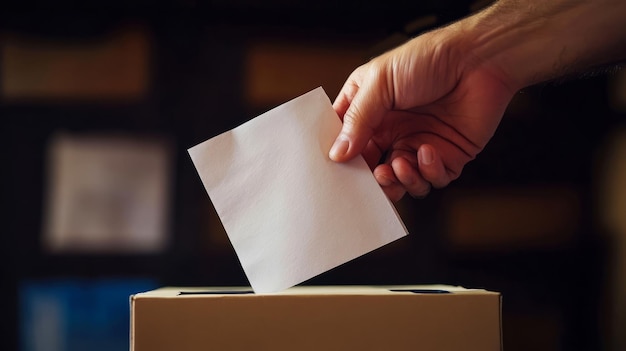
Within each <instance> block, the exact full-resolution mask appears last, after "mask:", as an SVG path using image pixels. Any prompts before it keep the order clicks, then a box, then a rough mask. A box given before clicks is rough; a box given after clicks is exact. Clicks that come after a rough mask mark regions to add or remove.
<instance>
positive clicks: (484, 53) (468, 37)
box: [450, 0, 626, 90]
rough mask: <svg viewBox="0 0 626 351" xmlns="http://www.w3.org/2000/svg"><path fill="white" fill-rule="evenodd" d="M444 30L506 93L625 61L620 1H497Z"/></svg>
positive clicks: (625, 5)
mask: <svg viewBox="0 0 626 351" xmlns="http://www.w3.org/2000/svg"><path fill="white" fill-rule="evenodd" d="M450 29H451V30H453V31H455V32H456V33H458V34H460V35H459V36H458V37H460V38H463V41H464V43H463V44H462V45H464V46H465V45H467V47H465V48H464V50H468V51H469V52H470V53H471V54H472V55H471V57H472V58H473V59H472V63H471V64H474V65H485V66H487V68H489V69H492V70H493V71H494V73H495V74H497V75H499V76H501V77H502V80H503V81H504V82H505V84H507V85H508V86H509V87H510V88H511V89H512V90H518V89H521V88H523V87H525V86H528V85H531V84H534V83H538V82H540V81H544V80H548V79H552V78H555V77H559V76H563V75H567V74H572V73H576V72H580V71H583V70H587V69H590V68H592V67H595V66H601V65H605V64H610V63H615V62H618V61H621V60H623V59H624V58H626V1H624V0H550V1H542V0H528V1H523V0H501V1H498V2H496V3H495V4H494V5H493V6H491V7H490V8H488V9H486V10H485V11H483V12H481V13H479V14H477V15H474V16H472V17H469V18H467V19H465V20H463V21H460V22H458V23H456V24H454V25H452V26H451V28H450ZM483 68H485V67H483Z"/></svg>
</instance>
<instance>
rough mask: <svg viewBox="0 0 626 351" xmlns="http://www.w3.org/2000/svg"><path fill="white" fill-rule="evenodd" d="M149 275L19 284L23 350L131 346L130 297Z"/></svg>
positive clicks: (146, 286) (110, 350)
mask: <svg viewBox="0 0 626 351" xmlns="http://www.w3.org/2000/svg"><path fill="white" fill-rule="evenodd" d="M156 287H157V286H156V282H155V281H153V280H150V279H95V280H90V279H62V280H60V279H59V280H36V281H27V282H24V283H22V284H21V286H20V346H21V347H20V348H21V350H22V351H44V350H45V351H83V350H90V351H98V350H106V351H115V350H120V351H121V350H128V345H129V325H130V324H129V296H130V295H132V294H135V293H138V292H142V291H148V290H152V289H154V288H156Z"/></svg>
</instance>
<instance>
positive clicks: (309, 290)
mask: <svg viewBox="0 0 626 351" xmlns="http://www.w3.org/2000/svg"><path fill="white" fill-rule="evenodd" d="M407 294H428V295H431V294H444V295H449V294H463V295H466V294H472V295H500V294H499V293H497V292H493V291H488V290H484V289H467V288H464V287H460V286H450V285H385V286H366V285H344V286H295V287H292V288H289V289H287V290H284V291H281V292H277V293H266V294H255V293H253V291H252V288H250V287H242V286H238V287H163V288H159V289H156V290H152V291H147V292H142V293H138V294H135V295H134V296H133V298H135V299H137V298H186V297H196V298H197V297H198V296H203V297H207V298H210V297H219V296H241V297H246V296H247V297H253V296H296V295H305V296H323V295H407Z"/></svg>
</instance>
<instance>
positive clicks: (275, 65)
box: [244, 42, 366, 107]
mask: <svg viewBox="0 0 626 351" xmlns="http://www.w3.org/2000/svg"><path fill="white" fill-rule="evenodd" d="M365 59H366V55H365V50H364V49H362V48H359V47H355V46H350V45H344V46H339V45H338V44H334V45H333V44H320V43H318V44H311V43H309V44H307V45H302V44H295V43H290V42H266V43H257V44H254V45H251V46H250V47H249V48H248V49H247V52H246V57H245V60H246V61H245V71H246V75H245V82H244V83H245V96H246V100H247V102H248V103H249V104H250V105H251V106H253V107H267V106H273V105H276V104H280V103H282V102H284V101H286V100H289V99H291V98H292V97H293V96H294V95H297V94H300V93H305V92H307V91H309V90H311V87H317V86H323V87H324V90H326V92H327V93H328V94H329V96H332V97H334V96H336V95H337V94H338V93H339V90H340V89H341V87H342V86H343V83H344V82H345V80H346V79H347V78H348V76H349V75H350V73H351V72H352V71H353V70H354V69H355V68H357V67H358V66H360V65H361V64H363V63H364V62H365Z"/></svg>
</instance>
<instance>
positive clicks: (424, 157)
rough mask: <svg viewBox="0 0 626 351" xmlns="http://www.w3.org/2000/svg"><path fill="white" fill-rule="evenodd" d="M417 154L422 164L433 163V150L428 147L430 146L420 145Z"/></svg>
mask: <svg viewBox="0 0 626 351" xmlns="http://www.w3.org/2000/svg"><path fill="white" fill-rule="evenodd" d="M418 154H419V155H418V156H419V158H420V161H421V163H422V164H424V165H429V164H431V163H433V151H432V150H431V149H430V147H425V146H422V147H420V149H419V151H418Z"/></svg>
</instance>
